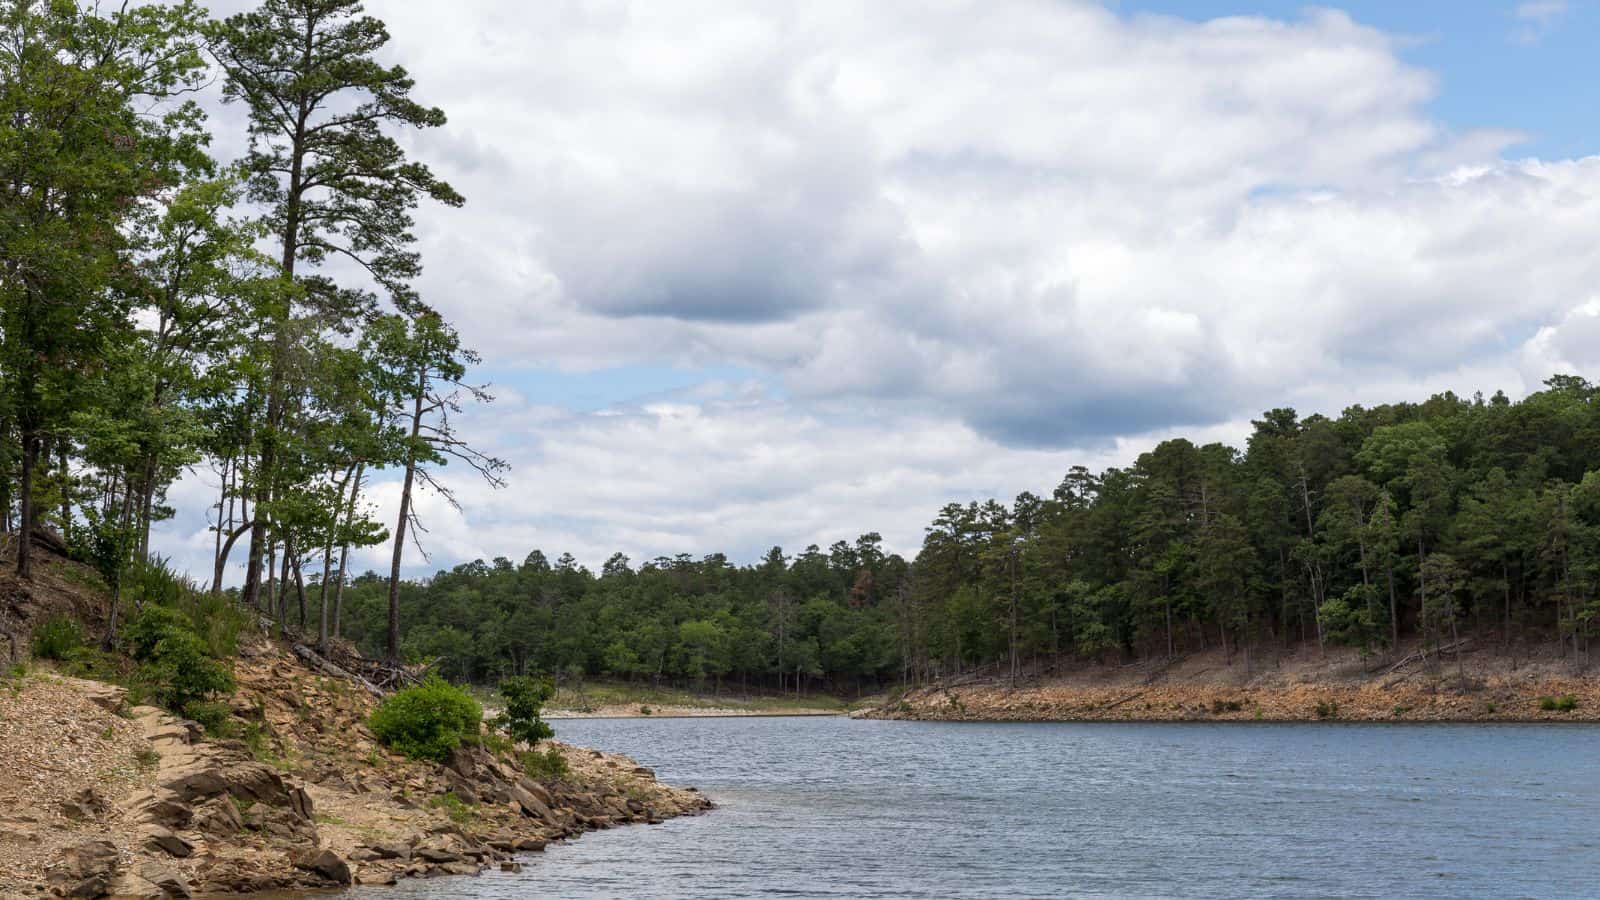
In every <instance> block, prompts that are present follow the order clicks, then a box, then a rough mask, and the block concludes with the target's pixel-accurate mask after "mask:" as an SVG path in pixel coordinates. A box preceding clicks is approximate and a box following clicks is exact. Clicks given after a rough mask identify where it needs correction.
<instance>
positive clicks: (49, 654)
mask: <svg viewBox="0 0 1600 900" xmlns="http://www.w3.org/2000/svg"><path fill="white" fill-rule="evenodd" d="M82 650H83V629H82V628H80V627H78V622H77V620H76V619H73V618H71V617H69V616H57V617H55V618H53V619H49V620H47V621H46V622H45V623H44V624H42V625H40V626H39V627H38V628H35V629H34V630H33V655H34V656H36V657H38V658H39V659H54V660H69V659H72V658H73V657H75V656H77V655H78V653H79V652H80V651H82Z"/></svg>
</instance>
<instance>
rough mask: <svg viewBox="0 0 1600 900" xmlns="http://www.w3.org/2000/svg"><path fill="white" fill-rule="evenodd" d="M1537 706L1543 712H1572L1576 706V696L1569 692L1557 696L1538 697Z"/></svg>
mask: <svg viewBox="0 0 1600 900" xmlns="http://www.w3.org/2000/svg"><path fill="white" fill-rule="evenodd" d="M1539 708H1540V709H1542V710H1544V711H1545V712H1572V711H1573V710H1575V709H1577V708H1578V698H1577V697H1574V696H1572V695H1571V694H1562V695H1561V696H1559V697H1540V698H1539Z"/></svg>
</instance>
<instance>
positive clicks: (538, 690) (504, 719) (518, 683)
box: [493, 675, 556, 745]
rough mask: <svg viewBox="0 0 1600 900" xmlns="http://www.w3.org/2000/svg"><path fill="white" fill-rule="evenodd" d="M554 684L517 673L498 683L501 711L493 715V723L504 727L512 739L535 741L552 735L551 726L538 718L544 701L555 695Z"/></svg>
mask: <svg viewBox="0 0 1600 900" xmlns="http://www.w3.org/2000/svg"><path fill="white" fill-rule="evenodd" d="M555 692H556V687H555V685H553V684H551V683H550V682H549V681H547V680H544V679H538V678H529V677H528V676H526V675H518V676H516V677H514V678H507V679H506V680H505V681H502V682H500V696H501V697H503V698H505V701H506V709H505V712H503V713H501V714H500V715H498V716H496V717H495V720H494V722H493V724H494V725H495V727H497V728H504V729H505V731H506V734H509V735H511V739H512V740H513V741H526V742H527V743H528V744H530V745H532V744H537V743H539V742H540V741H542V740H544V739H545V738H550V737H555V733H556V732H555V729H553V728H551V727H550V724H549V723H548V722H546V721H544V720H543V719H541V718H539V714H540V713H541V712H542V711H543V710H544V705H545V703H547V702H549V700H550V698H551V697H552V696H554V695H555Z"/></svg>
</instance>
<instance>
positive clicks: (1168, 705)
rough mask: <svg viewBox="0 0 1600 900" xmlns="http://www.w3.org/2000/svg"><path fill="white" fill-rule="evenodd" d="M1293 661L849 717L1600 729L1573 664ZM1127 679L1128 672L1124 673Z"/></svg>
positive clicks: (1058, 685)
mask: <svg viewBox="0 0 1600 900" xmlns="http://www.w3.org/2000/svg"><path fill="white" fill-rule="evenodd" d="M1310 655H1311V651H1307V650H1301V651H1299V652H1298V653H1297V654H1294V655H1291V656H1287V657H1285V658H1284V659H1280V660H1274V661H1273V664H1269V665H1268V666H1265V667H1263V668H1262V669H1259V670H1257V671H1256V672H1253V673H1246V672H1245V671H1244V669H1243V667H1242V665H1238V664H1237V663H1235V664H1233V665H1229V664H1228V663H1227V662H1225V661H1224V660H1223V659H1222V658H1221V655H1220V654H1208V655H1196V656H1193V657H1189V658H1186V659H1183V660H1181V661H1177V662H1174V663H1166V664H1151V665H1146V666H1137V667H1128V668H1124V667H1108V668H1099V669H1085V670H1080V671H1076V672H1072V673H1068V674H1065V675H1060V676H1056V677H1051V678H1035V679H1028V680H1022V681H1018V682H1017V683H1015V684H1013V683H1012V682H1011V681H1010V680H1008V679H1005V678H1000V677H968V678H965V679H959V680H952V681H947V682H944V683H935V684H931V685H928V686H924V687H918V688H914V689H912V690H909V691H906V692H905V693H904V694H902V695H899V696H892V697H891V698H890V699H889V700H887V701H886V702H884V703H883V704H881V705H879V706H876V707H873V708H870V709H866V710H861V711H858V712H856V713H853V714H852V715H854V716H856V717H859V718H873V719H901V720H916V721H944V722H975V721H986V722H1250V721H1257V722H1260V721H1265V722H1313V721H1325V722H1600V678H1597V677H1595V676H1594V675H1592V674H1590V673H1589V671H1588V668H1587V664H1586V663H1584V662H1582V661H1575V660H1574V661H1568V660H1564V659H1553V660H1552V659H1540V658H1537V657H1535V658H1532V659H1530V658H1528V657H1527V656H1524V657H1522V658H1521V659H1520V660H1519V659H1517V658H1513V657H1506V656H1502V655H1497V654H1496V653H1492V652H1480V653H1477V654H1473V655H1471V656H1469V657H1467V659H1465V660H1460V661H1458V660H1454V659H1446V660H1443V661H1442V662H1441V661H1440V660H1437V659H1436V660H1432V661H1431V662H1430V661H1429V660H1428V659H1427V658H1426V657H1414V656H1408V657H1406V658H1404V659H1401V660H1400V661H1399V662H1397V663H1395V664H1392V665H1390V664H1381V663H1380V664H1377V665H1374V664H1373V663H1372V662H1371V661H1370V660H1365V659H1361V658H1359V657H1357V656H1356V655H1355V654H1354V653H1344V652H1329V653H1325V654H1320V655H1318V656H1317V658H1315V659H1314V660H1308V659H1307V657H1308V656H1310ZM1130 669H1131V671H1130Z"/></svg>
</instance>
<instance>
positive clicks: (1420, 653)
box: [1383, 637, 1472, 675]
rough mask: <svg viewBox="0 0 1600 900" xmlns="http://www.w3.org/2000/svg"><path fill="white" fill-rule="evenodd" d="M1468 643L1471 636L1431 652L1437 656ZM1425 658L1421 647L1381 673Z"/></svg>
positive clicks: (1424, 649) (1396, 669)
mask: <svg viewBox="0 0 1600 900" xmlns="http://www.w3.org/2000/svg"><path fill="white" fill-rule="evenodd" d="M1470 643H1472V638H1469V637H1467V638H1462V639H1461V640H1459V641H1456V642H1455V643H1454V644H1446V645H1445V646H1443V647H1435V648H1434V651H1433V652H1434V655H1436V656H1439V655H1443V654H1445V653H1447V652H1449V651H1451V650H1454V649H1456V648H1457V647H1464V646H1466V645H1467V644H1470ZM1427 658H1428V651H1427V648H1423V649H1421V650H1418V651H1417V652H1416V653H1413V654H1411V655H1410V656H1407V657H1406V658H1405V659H1402V660H1400V661H1399V662H1397V663H1395V664H1394V665H1392V666H1390V667H1389V668H1388V669H1386V670H1384V673H1383V674H1385V675H1388V674H1390V673H1393V672H1397V671H1399V670H1400V669H1403V668H1405V667H1406V666H1409V665H1411V664H1412V663H1414V662H1424V661H1426V660H1427Z"/></svg>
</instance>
